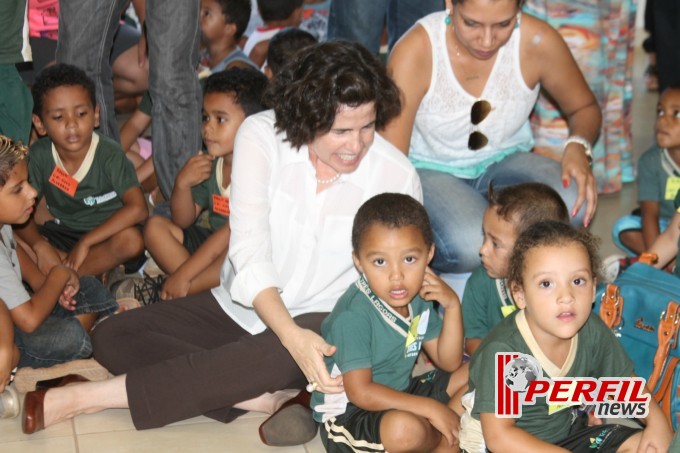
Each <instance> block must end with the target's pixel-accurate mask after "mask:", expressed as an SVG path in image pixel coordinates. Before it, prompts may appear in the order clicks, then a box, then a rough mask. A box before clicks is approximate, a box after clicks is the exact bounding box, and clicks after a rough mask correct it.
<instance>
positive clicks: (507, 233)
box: [463, 182, 569, 355]
mask: <svg viewBox="0 0 680 453" xmlns="http://www.w3.org/2000/svg"><path fill="white" fill-rule="evenodd" d="M487 198H488V201H489V206H488V207H487V208H486V211H485V212H484V217H483V219H482V234H483V235H484V242H482V246H481V248H480V249H479V256H480V258H481V260H482V265H481V266H479V267H478V268H477V269H475V271H474V272H473V273H472V275H471V276H470V279H469V280H468V282H467V284H466V285H465V292H464V293H463V325H464V327H465V352H467V353H468V354H470V355H472V354H473V353H474V352H475V350H476V349H477V347H478V346H479V343H481V341H482V340H483V339H484V337H486V335H487V334H488V333H489V331H490V330H491V329H492V328H493V327H494V326H495V325H496V324H498V323H499V322H501V320H502V319H503V318H504V317H506V316H508V315H509V314H510V313H512V312H513V311H515V310H516V308H517V307H516V306H515V303H514V301H513V300H512V294H511V292H510V290H509V288H508V285H507V281H506V278H507V276H508V260H509V259H510V253H511V252H512V248H513V247H514V246H515V241H516V240H517V237H518V236H519V235H520V234H521V233H522V232H523V231H524V230H526V229H527V228H528V227H529V226H531V225H533V224H534V223H536V222H540V221H544V220H555V221H559V222H565V223H569V211H568V210H567V206H566V205H565V204H564V201H562V198H561V197H560V196H559V194H558V193H557V192H555V190H553V189H552V188H551V187H549V186H547V185H545V184H541V183H534V182H531V183H523V184H517V185H515V186H510V187H505V188H503V189H501V190H498V191H496V190H494V189H493V187H489V194H488V197H487Z"/></svg>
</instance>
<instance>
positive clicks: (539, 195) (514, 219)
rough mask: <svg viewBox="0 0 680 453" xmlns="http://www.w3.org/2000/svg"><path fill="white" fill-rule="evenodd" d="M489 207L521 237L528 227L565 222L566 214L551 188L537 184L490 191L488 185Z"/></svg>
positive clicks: (532, 183) (523, 184)
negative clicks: (544, 223)
mask: <svg viewBox="0 0 680 453" xmlns="http://www.w3.org/2000/svg"><path fill="white" fill-rule="evenodd" d="M487 199H488V201H489V208H493V209H495V210H496V214H498V216H499V217H500V218H501V219H503V220H505V221H506V222H509V223H511V224H513V225H514V226H515V232H516V234H518V235H519V234H521V233H522V231H524V230H526V229H527V228H528V227H529V226H530V225H533V224H534V223H536V222H542V221H545V220H555V221H558V222H564V223H569V211H568V210H567V206H566V205H565V204H564V201H563V200H562V198H561V197H560V194H558V193H557V192H556V191H555V189H553V188H552V187H550V186H548V185H546V184H542V183H540V182H526V183H522V184H516V185H514V186H509V187H504V188H502V189H500V190H494V188H493V185H492V184H489V191H488V193H487Z"/></svg>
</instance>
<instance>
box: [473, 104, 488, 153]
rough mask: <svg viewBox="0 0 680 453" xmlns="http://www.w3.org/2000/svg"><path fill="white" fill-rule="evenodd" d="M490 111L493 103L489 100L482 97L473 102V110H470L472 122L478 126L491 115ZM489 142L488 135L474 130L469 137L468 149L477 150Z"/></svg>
mask: <svg viewBox="0 0 680 453" xmlns="http://www.w3.org/2000/svg"><path fill="white" fill-rule="evenodd" d="M489 112H491V104H490V103H489V101H485V100H483V99H482V100H479V101H477V102H475V103H474V104H472V110H470V122H471V123H472V124H473V125H474V126H477V125H478V124H479V123H481V122H482V121H484V120H485V119H486V117H487V116H489ZM487 143H489V139H488V138H486V135H484V134H483V133H481V132H480V131H472V133H470V137H469V138H468V149H470V150H472V151H477V150H478V149H482V148H484V147H485V146H486V145H487Z"/></svg>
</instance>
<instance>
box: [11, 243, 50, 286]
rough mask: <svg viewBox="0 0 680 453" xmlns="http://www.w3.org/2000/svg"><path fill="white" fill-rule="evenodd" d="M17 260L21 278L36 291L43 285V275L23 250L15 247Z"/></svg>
mask: <svg viewBox="0 0 680 453" xmlns="http://www.w3.org/2000/svg"><path fill="white" fill-rule="evenodd" d="M17 258H19V267H20V268H21V278H23V279H24V280H25V281H26V283H28V285H29V286H30V287H31V289H33V291H37V290H38V289H40V287H42V285H43V283H45V274H44V273H43V272H42V271H41V270H40V269H39V268H38V265H37V264H36V263H34V262H33V260H32V259H31V258H30V257H29V256H28V255H27V254H26V252H25V251H24V249H23V248H21V247H17Z"/></svg>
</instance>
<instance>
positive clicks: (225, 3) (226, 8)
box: [216, 0, 253, 41]
mask: <svg viewBox="0 0 680 453" xmlns="http://www.w3.org/2000/svg"><path fill="white" fill-rule="evenodd" d="M216 1H217V3H218V4H219V5H220V7H222V14H224V21H225V22H226V23H228V24H234V25H236V33H234V39H235V40H236V41H238V40H239V39H241V36H243V33H244V32H245V31H246V28H248V22H250V13H251V12H252V9H253V5H252V3H251V2H250V0H216Z"/></svg>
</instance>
